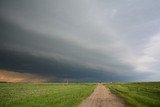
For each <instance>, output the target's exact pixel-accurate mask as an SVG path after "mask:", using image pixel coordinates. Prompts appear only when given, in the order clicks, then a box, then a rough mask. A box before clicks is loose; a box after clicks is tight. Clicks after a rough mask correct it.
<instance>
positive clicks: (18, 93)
mask: <svg viewBox="0 0 160 107" xmlns="http://www.w3.org/2000/svg"><path fill="white" fill-rule="evenodd" d="M95 86H96V85H95V84H68V85H67V84H11V83H2V84H0V107H76V106H77V105H78V104H79V103H80V102H81V101H82V100H83V99H85V98H86V97H87V96H88V95H90V94H91V93H92V92H93V90H94V88H95Z"/></svg>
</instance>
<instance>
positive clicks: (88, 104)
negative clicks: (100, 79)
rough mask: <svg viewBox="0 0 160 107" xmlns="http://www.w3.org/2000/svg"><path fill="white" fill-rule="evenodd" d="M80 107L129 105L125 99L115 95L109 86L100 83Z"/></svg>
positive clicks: (119, 106) (122, 106)
mask: <svg viewBox="0 0 160 107" xmlns="http://www.w3.org/2000/svg"><path fill="white" fill-rule="evenodd" d="M79 107H127V106H126V105H125V103H124V102H123V100H121V99H120V98H118V97H117V96H115V95H113V94H112V93H111V92H110V91H109V89H108V88H106V87H105V86H104V85H102V84H98V86H97V87H96V88H95V90H94V92H93V93H92V94H91V95H90V96H89V97H88V98H87V99H86V100H84V101H83V102H82V103H81V104H80V105H79Z"/></svg>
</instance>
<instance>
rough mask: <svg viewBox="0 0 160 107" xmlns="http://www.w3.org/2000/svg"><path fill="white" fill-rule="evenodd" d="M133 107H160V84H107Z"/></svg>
mask: <svg viewBox="0 0 160 107" xmlns="http://www.w3.org/2000/svg"><path fill="white" fill-rule="evenodd" d="M105 85H106V86H107V87H108V88H109V89H110V91H111V92H112V93H113V94H116V95H117V96H119V97H121V98H123V99H124V100H125V101H126V103H127V104H128V105H129V106H131V107H160V82H134V83H107V84H105Z"/></svg>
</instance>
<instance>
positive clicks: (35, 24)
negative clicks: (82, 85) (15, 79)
mask: <svg viewBox="0 0 160 107" xmlns="http://www.w3.org/2000/svg"><path fill="white" fill-rule="evenodd" d="M0 2H1V3H0V29H1V30H0V34H1V36H0V43H1V45H0V68H2V69H9V70H14V71H17V72H23V73H24V72H27V73H36V74H39V75H44V76H47V77H48V78H50V79H51V78H52V77H53V78H57V80H58V79H59V80H63V79H66V78H68V79H71V80H73V81H78V80H79V81H91V80H92V81H96V80H113V81H132V80H147V79H146V78H148V75H149V74H152V73H153V74H154V75H156V74H157V69H158V68H157V67H154V68H153V66H148V65H157V64H158V63H159V62H157V60H156V58H158V55H157V54H158V53H159V51H157V49H158V48H159V47H158V46H159V45H158V43H159V41H155V39H154V38H158V39H156V40H160V39H159V34H154V35H153V33H155V32H156V31H157V30H156V29H150V28H152V27H153V25H154V26H155V27H158V26H159V25H158V24H154V23H155V22H159V21H158V20H157V18H155V16H157V17H159V15H158V14H157V13H156V12H154V13H153V12H152V11H155V10H157V9H158V7H157V5H156V4H157V3H156V2H153V5H154V6H150V10H151V11H148V9H147V8H148V5H149V4H150V2H151V1H147V2H144V1H141V3H142V4H139V3H140V2H139V1H134V2H133V1H130V0H124V1H123V2H120V1H117V2H113V1H103V0H101V1H90V0H87V1H86V0H84V1H83V0H82V1H72V0H69V1H58V0H57V1H56V0H47V1H43V0H33V1H25V0H21V1H13V0H11V1H9V0H8V1H3V0H2V1H0ZM137 4H138V6H137ZM134 9H135V10H134ZM145 12H148V13H145ZM148 15H149V16H150V17H149V18H148V19H144V18H145V17H146V16H148ZM133 16H135V17H133ZM141 20H142V21H141ZM145 25H147V26H146V27H145V28H143V26H145ZM122 26H123V27H122ZM144 31H146V32H144ZM156 33H157V32H156ZM146 34H147V35H146ZM133 35H134V37H133ZM139 35H141V36H139ZM152 36H153V37H152ZM144 37H145V38H144ZM154 43H156V44H154ZM135 44H137V45H138V46H137V45H135ZM153 69H154V70H153ZM152 70H153V71H152ZM142 75H143V76H142ZM154 75H152V76H154ZM151 78H153V77H151ZM156 78H157V77H156ZM148 80H151V79H148ZM155 80H156V79H155Z"/></svg>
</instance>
